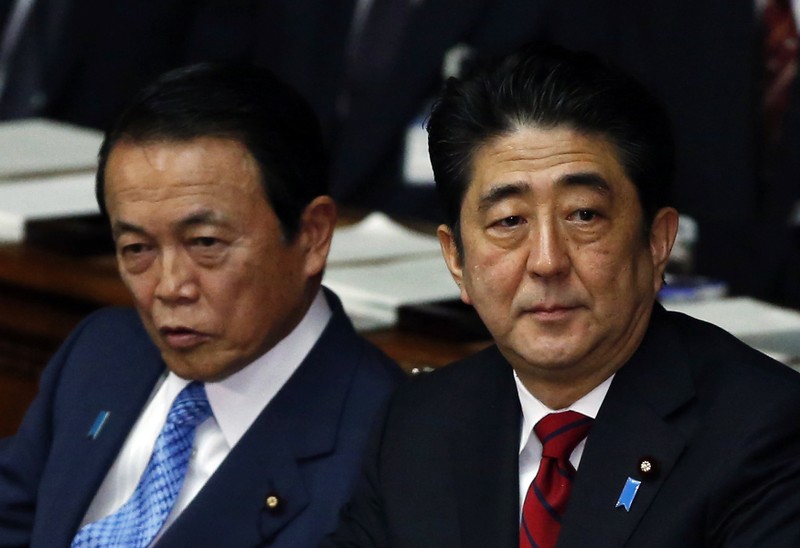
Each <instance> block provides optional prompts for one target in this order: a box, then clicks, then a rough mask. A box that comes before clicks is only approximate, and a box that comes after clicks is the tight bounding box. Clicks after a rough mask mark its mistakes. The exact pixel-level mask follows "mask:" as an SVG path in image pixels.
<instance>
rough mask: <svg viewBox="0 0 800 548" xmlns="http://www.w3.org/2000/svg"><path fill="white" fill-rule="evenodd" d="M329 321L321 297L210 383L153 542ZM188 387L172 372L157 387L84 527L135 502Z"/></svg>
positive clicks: (197, 489)
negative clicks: (203, 412) (208, 413)
mask: <svg viewBox="0 0 800 548" xmlns="http://www.w3.org/2000/svg"><path fill="white" fill-rule="evenodd" d="M331 315H332V312H331V309H330V307H329V306H328V303H327V301H326V300H325V297H324V295H323V294H322V292H321V291H320V292H319V293H318V294H317V296H316V298H315V299H314V301H313V303H312V304H311V307H310V308H309V310H308V312H307V313H306V315H305V316H304V317H303V319H302V320H301V321H300V323H299V324H298V325H297V327H295V328H294V330H293V331H292V332H291V333H290V334H289V335H288V336H286V337H285V338H284V339H283V340H281V341H280V342H279V343H278V344H276V345H275V346H274V347H273V348H271V349H270V350H269V351H268V352H267V353H266V354H264V355H263V356H261V357H259V358H258V359H256V360H255V361H254V362H253V363H251V364H249V365H248V366H246V367H244V368H243V369H241V370H240V371H237V372H236V373H234V374H232V375H231V376H229V377H227V378H225V379H223V380H221V381H219V382H209V383H206V385H205V386H206V394H207V395H208V402H209V404H210V405H211V410H212V412H213V416H212V417H210V418H208V419H206V420H205V421H204V422H203V423H201V424H200V425H198V427H197V430H196V432H195V440H194V450H193V452H192V457H191V459H190V461H189V465H188V468H187V471H186V477H185V479H184V482H183V486H182V488H181V491H180V493H179V494H178V498H177V500H176V501H175V506H174V507H173V509H172V512H171V513H170V514H169V516H168V517H167V520H166V521H165V523H164V526H163V527H162V528H161V530H160V531H159V534H158V535H157V536H156V538H155V539H153V542H155V541H157V540H158V538H159V537H160V536H161V534H163V532H164V531H165V530H166V529H167V527H169V526H170V525H171V524H172V523H173V522H174V521H175V519H177V517H178V516H179V515H180V513H181V512H182V511H183V510H184V509H185V508H186V507H187V506H188V505H189V503H190V502H191V501H192V499H193V498H194V497H195V495H197V493H198V492H199V491H200V489H202V487H203V485H205V483H206V481H208V479H209V478H210V477H211V475H212V474H213V473H214V471H215V470H216V469H217V467H218V466H219V465H220V464H221V463H222V461H223V460H225V457H226V456H227V455H228V453H229V452H230V451H231V449H232V448H233V447H234V446H235V445H236V443H237V442H238V441H239V439H240V438H241V437H242V436H243V435H244V433H245V432H246V431H247V429H248V428H250V425H252V424H253V422H254V421H255V420H256V418H257V417H258V415H259V414H260V413H261V412H262V411H263V410H264V408H265V407H266V406H267V404H269V402H270V401H272V399H273V398H274V397H275V395H276V394H277V393H278V391H279V390H280V389H281V388H282V387H283V385H284V384H286V381H288V380H289V377H291V376H292V374H293V373H294V372H295V370H296V369H297V368H298V367H299V366H300V363H301V362H302V361H303V359H305V357H306V355H308V353H309V351H310V350H311V348H312V347H313V346H314V344H315V343H316V342H317V340H318V339H319V337H320V335H321V334H322V332H323V330H324V329H325V326H326V325H327V324H328V321H329V320H330V318H331ZM188 383H189V381H187V380H185V379H182V378H180V377H178V376H177V375H175V374H174V373H172V372H169V373H166V374H165V375H164V376H163V377H162V379H161V380H160V381H159V382H158V383H157V384H156V386H155V388H154V389H153V394H152V395H151V396H150V399H149V401H148V402H147V404H146V405H145V407H144V409H143V410H142V413H141V415H140V416H139V419H138V420H137V422H136V424H135V425H134V426H133V429H132V430H131V431H130V433H129V434H128V438H127V440H126V441H125V444H124V445H123V446H122V450H121V451H120V453H119V455H118V456H117V459H116V461H115V462H114V464H113V465H112V466H111V468H110V470H109V471H108V474H107V475H106V478H105V480H104V481H103V483H102V485H101V486H100V489H99V490H98V491H97V493H96V494H95V497H94V500H93V501H92V503H91V505H90V506H89V509H88V510H87V512H86V515H85V516H84V518H83V522H82V523H81V526H83V525H85V524H87V523H91V522H93V521H97V520H99V519H102V518H103V517H105V516H108V515H110V514H112V513H114V512H115V511H116V510H117V509H119V508H120V507H121V506H122V505H123V504H124V503H125V501H127V500H128V499H129V498H130V497H131V495H132V494H133V491H134V490H135V489H136V485H137V484H138V483H139V478H140V477H141V475H142V473H143V472H144V469H145V467H146V466H147V462H148V461H149V460H150V454H151V453H152V451H153V446H154V445H155V441H156V438H157V437H158V435H159V433H160V432H161V428H162V427H163V426H164V423H165V422H166V419H167V413H168V412H169V409H170V407H171V405H172V402H173V400H174V399H175V397H176V396H177V395H178V393H179V392H180V391H181V390H182V389H183V387H184V386H186V385H187V384H188Z"/></svg>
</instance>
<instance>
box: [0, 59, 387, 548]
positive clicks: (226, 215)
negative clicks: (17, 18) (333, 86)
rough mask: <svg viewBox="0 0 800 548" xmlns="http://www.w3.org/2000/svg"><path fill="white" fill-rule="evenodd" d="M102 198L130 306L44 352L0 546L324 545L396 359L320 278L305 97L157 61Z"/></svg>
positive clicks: (313, 155)
mask: <svg viewBox="0 0 800 548" xmlns="http://www.w3.org/2000/svg"><path fill="white" fill-rule="evenodd" d="M97 194H98V201H99V203H100V205H101V209H103V210H104V212H105V213H106V214H107V216H108V218H109V220H110V224H111V229H112V232H113V236H114V240H115V244H116V251H117V260H118V264H119V269H120V274H121V276H122V278H123V281H124V282H125V284H126V286H127V287H128V289H129V290H130V292H131V295H132V296H133V300H134V303H135V305H136V309H137V312H138V314H136V313H135V312H134V311H132V310H120V309H115V310H106V311H101V312H99V313H97V314H95V315H93V316H91V317H89V318H88V319H87V320H86V321H85V322H84V323H83V324H82V325H81V326H80V327H79V328H78V329H77V330H76V331H75V332H74V333H73V334H72V335H71V336H70V338H69V339H68V341H67V342H66V343H65V344H64V345H63V347H62V348H61V349H60V350H59V352H58V353H57V355H56V356H55V357H54V358H53V359H52V361H51V363H50V364H49V365H48V367H47V369H46V371H45V373H44V376H43V379H42V383H41V390H40V393H39V395H38V396H37V398H36V400H35V402H34V403H33V404H32V407H31V408H30V410H29V412H28V414H27V416H26V418H25V420H24V422H23V424H22V426H21V428H20V430H19V432H18V433H17V435H16V436H15V437H13V438H10V439H8V440H6V441H5V442H4V444H3V445H2V448H1V450H0V545H3V546H47V547H51V546H66V545H69V544H70V542H71V541H73V539H74V544H73V546H97V545H102V546H106V545H125V546H147V545H152V544H154V543H157V544H158V545H159V546H256V545H267V544H268V545H270V546H285V547H293V548H294V547H300V546H314V545H316V544H317V542H318V541H319V539H320V538H321V537H322V536H323V535H324V534H325V532H326V531H329V530H332V529H333V527H334V526H335V523H336V516H337V512H338V509H339V507H340V505H341V504H342V503H343V502H344V501H345V500H346V499H347V498H348V496H349V494H350V492H351V489H352V486H353V484H354V480H355V477H356V475H357V473H356V472H357V469H358V466H359V464H360V462H361V456H362V450H363V447H364V443H365V440H366V434H367V432H368V430H369V426H370V424H371V423H372V419H373V415H374V414H375V413H376V410H377V409H378V407H380V406H381V405H382V404H383V402H384V400H385V399H386V397H387V396H388V394H389V393H390V391H391V390H392V389H393V388H394V386H395V385H396V384H397V383H398V382H399V380H400V379H401V378H402V374H401V372H400V369H399V368H397V366H396V365H395V364H393V363H392V362H391V361H390V360H389V359H388V358H387V357H386V356H384V355H383V354H381V353H380V352H379V351H378V350H377V349H375V348H374V347H372V346H370V345H369V344H368V343H367V342H366V341H364V340H363V339H361V338H360V337H359V336H358V335H357V334H356V333H355V331H354V330H353V327H352V325H351V323H350V322H349V320H348V319H347V317H346V316H345V314H344V312H343V310H342V307H341V304H340V302H339V301H338V299H337V298H336V296H335V295H333V293H331V292H330V291H327V290H324V289H322V288H321V285H320V283H321V279H322V274H323V270H324V268H325V262H326V257H327V253H328V249H329V246H330V241H331V236H332V232H333V228H334V224H335V222H336V207H335V204H334V202H333V201H332V199H331V198H330V197H329V196H327V195H326V174H325V161H324V154H323V150H322V144H321V137H320V134H319V129H318V126H317V122H316V119H315V117H314V115H313V113H312V112H311V110H310V109H309V107H308V106H307V105H306V104H305V102H304V101H303V100H302V99H301V98H300V97H299V95H297V94H296V93H295V92H294V91H293V90H292V89H290V88H289V87H288V86H286V85H284V84H282V83H281V82H280V81H278V80H277V79H276V78H275V77H274V76H273V75H272V74H271V73H268V72H266V71H264V70H262V69H256V68H255V67H251V66H247V65H217V64H203V65H195V66H192V67H188V68H186V69H180V70H177V71H174V72H171V73H167V74H166V75H164V76H162V77H161V78H160V79H158V80H157V81H156V82H155V83H154V84H152V85H151V86H150V87H148V88H146V89H145V90H144V91H143V92H142V93H141V94H140V95H139V96H138V97H137V98H136V99H135V100H134V102H133V103H132V104H131V105H130V106H129V107H128V109H127V110H126V111H125V112H124V114H123V115H122V116H121V118H120V119H119V120H118V122H117V123H116V124H115V126H114V127H113V128H111V129H110V130H109V132H108V133H107V134H106V137H105V140H104V143H103V146H102V148H101V151H100V165H99V169H98V177H97ZM195 413H196V414H195ZM187 417H196V418H191V420H190V419H189V418H187ZM184 421H189V422H191V424H189V425H188V426H186V425H187V424H188V422H184ZM195 423H196V424H195ZM162 426H163V429H162ZM151 453H152V455H151ZM140 531H147V533H141V534H140Z"/></svg>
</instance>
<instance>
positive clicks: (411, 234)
mask: <svg viewBox="0 0 800 548" xmlns="http://www.w3.org/2000/svg"><path fill="white" fill-rule="evenodd" d="M323 283H324V284H325V285H326V286H328V287H329V288H331V289H332V290H334V291H335V292H336V293H337V294H338V295H339V297H340V298H341V299H342V303H343V304H344V308H345V311H346V312H347V314H348V315H349V316H350V317H351V319H353V321H354V323H355V324H356V328H357V329H360V330H367V329H376V328H381V327H388V326H391V325H393V324H395V323H396V322H397V309H398V307H399V306H400V305H403V304H416V303H423V302H429V301H437V300H442V299H451V298H453V299H457V298H458V296H459V291H458V287H457V286H456V284H455V282H454V281H453V279H452V277H451V276H450V272H449V271H448V270H447V267H446V266H445V263H444V259H443V258H442V253H441V251H440V248H439V241H438V239H437V238H436V237H434V236H430V235H426V234H421V233H419V232H415V231H413V230H410V229H408V228H405V227H404V226H402V225H400V224H398V223H396V222H394V221H392V220H391V219H390V218H388V217H387V216H385V215H383V214H381V213H373V214H371V215H370V216H368V217H366V218H365V219H364V220H363V221H361V222H360V223H357V224H355V225H351V226H346V227H341V228H337V229H336V232H335V233H334V236H333V243H332V244H331V253H330V256H329V258H328V267H327V269H326V271H325V278H324V280H323Z"/></svg>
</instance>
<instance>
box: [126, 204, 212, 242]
mask: <svg viewBox="0 0 800 548" xmlns="http://www.w3.org/2000/svg"><path fill="white" fill-rule="evenodd" d="M209 224H211V225H221V224H225V219H224V216H223V215H220V213H219V212H217V211H214V210H212V209H203V210H201V211H197V212H194V213H190V214H189V215H187V216H186V217H183V218H182V219H178V220H177V221H176V222H175V223H173V226H175V227H176V228H177V229H178V230H184V229H187V228H190V227H193V226H198V225H209ZM112 232H113V233H114V235H115V236H116V235H119V234H122V233H125V232H133V233H136V234H141V235H146V234H147V230H146V229H145V228H144V227H141V226H139V225H136V224H134V223H130V222H128V221H122V220H117V221H114V226H113V227H112Z"/></svg>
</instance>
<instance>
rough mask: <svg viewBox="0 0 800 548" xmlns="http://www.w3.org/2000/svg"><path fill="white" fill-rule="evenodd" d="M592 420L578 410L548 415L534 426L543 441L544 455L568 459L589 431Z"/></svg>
mask: <svg viewBox="0 0 800 548" xmlns="http://www.w3.org/2000/svg"><path fill="white" fill-rule="evenodd" d="M592 420H593V419H591V418H589V417H587V416H585V415H581V414H580V413H578V412H576V411H564V412H563V413H550V414H549V415H546V416H545V417H544V418H543V419H542V420H540V421H539V422H537V423H536V426H534V427H533V431H534V432H536V436H537V437H538V438H539V441H541V442H542V456H543V457H551V458H554V459H557V460H568V459H569V456H570V455H571V454H572V452H573V451H574V450H575V447H576V446H577V445H578V443H580V441H581V440H582V439H583V438H585V437H586V435H587V434H588V433H589V428H590V427H591V426H592Z"/></svg>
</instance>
